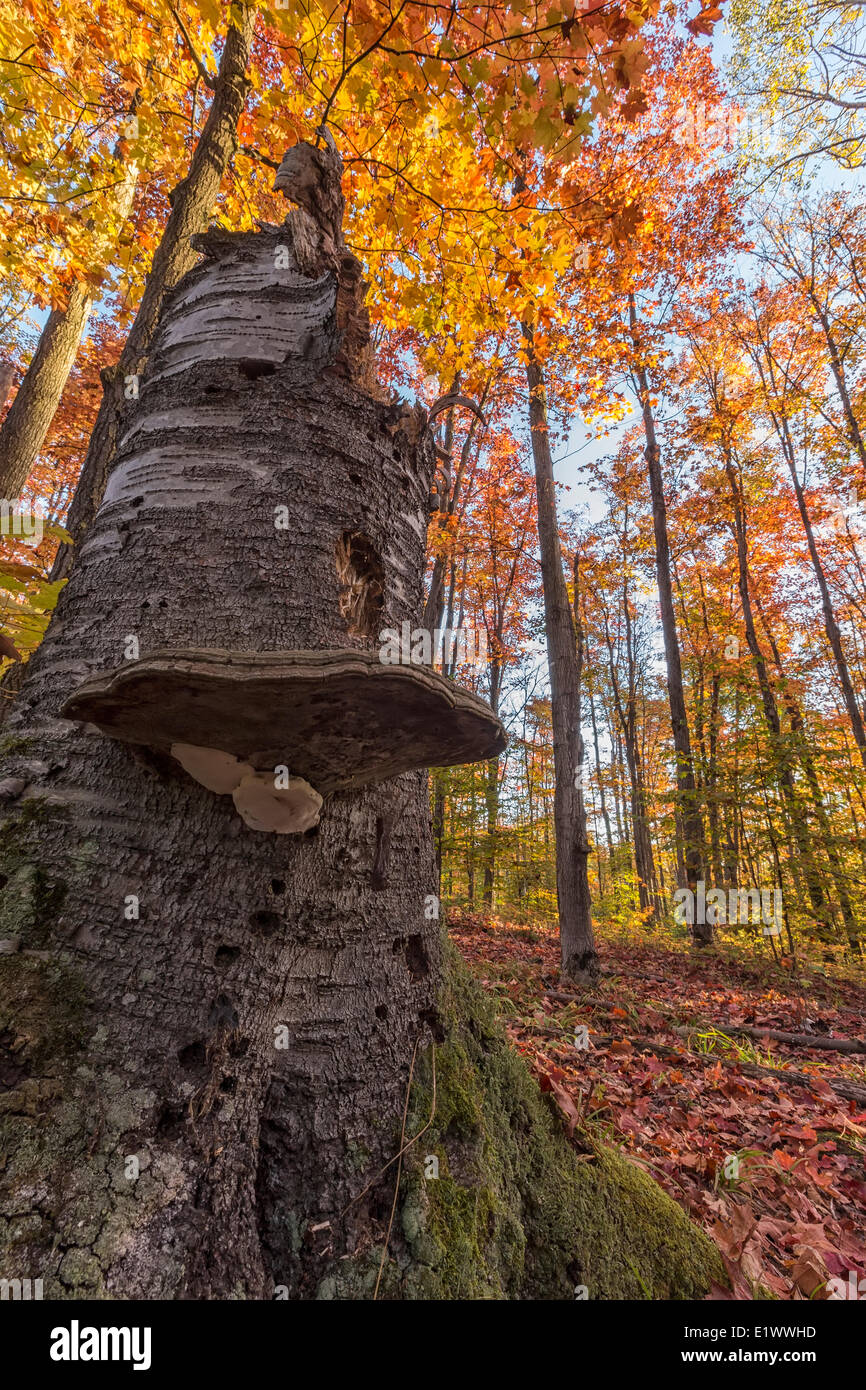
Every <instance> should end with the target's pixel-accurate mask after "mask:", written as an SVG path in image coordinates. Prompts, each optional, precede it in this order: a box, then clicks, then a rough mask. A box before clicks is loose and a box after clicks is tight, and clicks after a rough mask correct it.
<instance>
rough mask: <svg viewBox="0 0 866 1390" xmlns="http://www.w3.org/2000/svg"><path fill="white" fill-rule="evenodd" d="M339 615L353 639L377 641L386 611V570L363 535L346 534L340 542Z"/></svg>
mask: <svg viewBox="0 0 866 1390" xmlns="http://www.w3.org/2000/svg"><path fill="white" fill-rule="evenodd" d="M337 579H338V580H339V582H340V614H341V616H342V617H343V618H345V620H346V626H347V627H348V629H349V632H350V633H351V634H352V636H353V637H375V636H376V634H377V633H378V631H379V625H380V621H381V618H382V612H383V609H384V607H385V569H384V566H383V564H382V561H381V558H380V556H379V553H378V551H377V550H376V548H375V546H374V545H373V542H372V541H371V540H370V537H369V536H365V535H364V533H363V531H344V532H343V534H342V535H341V537H340V539H339V540H338V541H337Z"/></svg>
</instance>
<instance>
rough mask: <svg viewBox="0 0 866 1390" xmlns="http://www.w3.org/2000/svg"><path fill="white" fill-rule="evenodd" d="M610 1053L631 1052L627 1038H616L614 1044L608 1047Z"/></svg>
mask: <svg viewBox="0 0 866 1390" xmlns="http://www.w3.org/2000/svg"><path fill="white" fill-rule="evenodd" d="M610 1050H611V1052H631V1050H632V1045H631V1043H630V1042H629V1040H628V1038H617V1040H616V1042H612V1043H611V1045H610Z"/></svg>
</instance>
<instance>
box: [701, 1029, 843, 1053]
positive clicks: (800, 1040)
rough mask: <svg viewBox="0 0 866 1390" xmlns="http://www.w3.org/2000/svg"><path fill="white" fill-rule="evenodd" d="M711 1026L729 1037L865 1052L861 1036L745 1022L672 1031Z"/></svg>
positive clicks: (832, 1050)
mask: <svg viewBox="0 0 866 1390" xmlns="http://www.w3.org/2000/svg"><path fill="white" fill-rule="evenodd" d="M705 1028H706V1029H709V1028H712V1029H714V1030H715V1032H717V1033H724V1034H725V1035H726V1036H730V1037H742V1038H754V1039H755V1040H756V1041H757V1042H780V1043H787V1044H788V1046H789V1047H813V1048H817V1049H819V1050H821V1051H823V1052H866V1042H864V1040H863V1039H862V1038H828V1037H826V1036H825V1035H824V1034H820V1035H815V1034H812V1033H785V1032H783V1031H782V1030H781V1029H779V1028H748V1027H746V1026H745V1024H742V1025H741V1024H737V1025H734V1024H727V1023H725V1024H723V1025H716V1024H714V1023H706V1024H704V1023H701V1024H695V1025H693V1026H692V1027H691V1028H684V1027H677V1028H675V1029H674V1032H676V1033H681V1034H682V1035H683V1036H684V1037H685V1036H686V1035H687V1034H689V1033H694V1032H700V1031H703V1030H704V1029H705Z"/></svg>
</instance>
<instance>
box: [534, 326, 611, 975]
mask: <svg viewBox="0 0 866 1390" xmlns="http://www.w3.org/2000/svg"><path fill="white" fill-rule="evenodd" d="M521 327H522V332H523V340H524V343H525V345H526V353H527V365H526V380H527V386H528V388H529V422H530V428H531V430H532V456H533V460H534V462H535V481H536V493H537V497H538V539H539V545H540V549H541V579H542V586H543V589H544V618H545V630H546V633H547V651H548V665H549V670H550V697H551V709H552V716H553V759H554V774H555V785H554V802H553V805H554V823H555V826H556V888H557V899H558V904H559V933H560V944H561V950H562V973H563V975H565V976H566V977H567V978H571V979H575V980H581V979H592V978H594V977H595V976H596V975H597V973H598V955H597V952H596V947H595V937H594V934H593V929H592V907H591V903H590V895H589V864H588V860H589V853H590V845H589V840H588V838H587V833H586V816H585V812H584V807H583V798H582V795H581V791H580V783H579V777H580V773H579V768H580V765H581V764H582V762H583V740H582V737H581V732H580V671H579V668H578V654H577V641H576V634H575V630H574V622H573V619H572V614H571V607H570V605H569V602H568V589H567V586H566V582H565V575H564V574H563V570H562V551H561V548H560V543H559V528H558V525H557V509H556V484H555V482H554V478H553V458H552V456H551V452H550V437H549V433H548V426H547V402H546V396H545V388H544V372H543V370H542V367H541V364H540V362H539V361H538V358H537V356H536V353H535V347H534V342H533V335H532V329H531V328H530V327H529V326H528V325H527V324H523V325H521Z"/></svg>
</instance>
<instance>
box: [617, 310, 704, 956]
mask: <svg viewBox="0 0 866 1390" xmlns="http://www.w3.org/2000/svg"><path fill="white" fill-rule="evenodd" d="M629 322H630V326H631V330H632V335H633V336H634V335H635V334H636V329H637V310H636V308H635V302H634V296H633V295H630V296H629ZM635 380H636V382H637V387H638V392H637V394H638V398H639V400H640V405H641V412H642V414H643V423H644V434H645V437H646V449H645V455H646V461H647V468H648V471H649V484H650V500H651V502H652V513H653V530H654V534H655V548H656V583H657V585H658V591H659V607H660V609H661V620H662V633H663V635H664V645H665V664H666V666H667V683H668V701H669V704H670V711H671V732H672V734H673V740H674V754H675V757H676V764H677V795H678V801H679V823H680V827H681V831H682V837H683V844H682V860H683V868H684V871H685V876H686V886H687V887H688V888H690V889H691V891H692V892H693V893H695V892H696V891H697V885H698V882H699V880H700V879H702V878H703V876H704V868H703V864H704V826H703V819H702V817H701V808H700V803H699V801H698V796H697V790H696V787H695V772H694V763H693V760H692V745H691V738H690V736H689V721H688V715H687V713H686V700H685V694H684V692H683V670H682V662H681V660H680V645H679V638H678V636H677V620H676V614H675V612H674V599H673V584H672V582H671V561H670V544H669V542H668V522H667V506H666V504H665V493H664V481H663V479H662V470H661V451H660V449H659V445H658V440H657V438H656V430H655V417H654V415H653V408H652V398H651V392H650V385H649V378H648V376H647V373H646V369H645V368H644V367H643V366H638V367H637V368H636V369H635ZM692 931H693V935H694V939H695V942H696V944H698V945H700V946H708V945H710V944H711V942H712V939H713V929H712V926H711V925H710V924H709V923H699V922H695V923H694V925H693V929H692Z"/></svg>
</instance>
